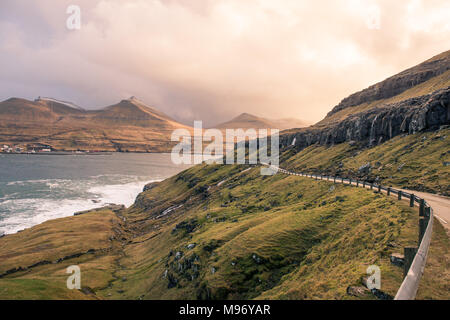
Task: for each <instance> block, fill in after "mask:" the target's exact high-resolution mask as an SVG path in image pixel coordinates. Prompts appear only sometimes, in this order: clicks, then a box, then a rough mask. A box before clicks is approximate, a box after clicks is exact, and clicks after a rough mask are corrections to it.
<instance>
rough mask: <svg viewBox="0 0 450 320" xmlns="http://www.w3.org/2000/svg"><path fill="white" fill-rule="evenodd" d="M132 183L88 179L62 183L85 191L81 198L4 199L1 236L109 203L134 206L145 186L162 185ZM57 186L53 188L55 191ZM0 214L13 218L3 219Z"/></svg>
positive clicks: (46, 181)
mask: <svg viewBox="0 0 450 320" xmlns="http://www.w3.org/2000/svg"><path fill="white" fill-rule="evenodd" d="M97 177H98V176H97ZM54 180H61V179H45V180H41V181H40V182H44V181H45V183H50V182H49V181H54ZM134 180H136V181H131V182H128V183H122V184H120V183H116V184H105V185H99V184H98V181H97V180H96V179H95V178H94V179H90V180H89V181H88V183H86V182H87V181H84V183H83V181H76V182H74V181H71V180H65V182H70V184H71V185H72V187H73V186H75V185H76V186H77V188H84V194H83V196H82V197H78V198H72V199H68V198H66V199H64V198H57V199H48V198H27V199H7V200H5V201H3V202H1V203H0V233H5V234H11V233H16V232H18V231H20V230H23V229H26V228H30V227H33V226H35V225H37V224H40V223H42V222H44V221H47V220H51V219H57V218H64V217H68V216H72V215H73V214H74V213H75V212H77V211H83V210H89V209H94V208H98V207H101V206H104V205H107V204H109V203H116V204H123V205H125V206H127V207H128V206H130V205H132V204H133V203H134V201H135V199H136V196H137V195H138V194H139V193H140V192H142V189H143V187H144V186H145V185H146V184H147V183H150V182H156V181H161V180H160V179H152V180H146V181H142V180H141V181H139V178H138V177H136V179H134ZM28 181H30V180H28ZM35 181H37V180H35ZM53 183H55V182H53ZM50 184H51V183H50ZM58 186H59V185H56V184H54V185H53V187H55V188H57V187H58ZM50 188H52V187H51V186H50ZM2 212H6V213H8V212H9V213H13V214H6V215H4V214H3V215H2Z"/></svg>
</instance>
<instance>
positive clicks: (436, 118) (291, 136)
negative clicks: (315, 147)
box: [280, 87, 450, 149]
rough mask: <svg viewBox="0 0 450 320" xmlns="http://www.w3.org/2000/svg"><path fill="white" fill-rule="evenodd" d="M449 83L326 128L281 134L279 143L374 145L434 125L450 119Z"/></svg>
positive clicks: (299, 147) (435, 126) (436, 126)
mask: <svg viewBox="0 0 450 320" xmlns="http://www.w3.org/2000/svg"><path fill="white" fill-rule="evenodd" d="M449 103H450V87H447V88H445V89H441V90H438V91H435V92H434V93H432V94H428V95H424V96H420V97H415V98H411V99H408V100H404V101H401V102H398V103H393V104H387V105H383V106H382V107H375V108H373V109H370V110H366V111H363V112H360V113H356V114H353V115H351V116H349V117H347V118H346V119H344V120H342V121H341V122H338V123H335V124H331V125H330V126H328V127H325V128H318V127H314V126H313V127H310V128H305V129H302V130H299V131H297V132H295V133H286V134H284V135H281V136H280V144H281V146H282V147H287V146H290V145H292V142H293V141H294V140H295V147H296V148H297V149H304V148H306V147H308V146H310V145H312V144H320V145H332V144H338V143H343V142H349V141H358V142H366V143H368V144H369V145H376V144H379V143H381V142H384V141H386V140H389V139H391V138H393V137H395V136H397V135H400V134H412V133H416V132H420V131H424V130H428V129H437V128H439V126H441V125H447V124H449V122H450V110H449Z"/></svg>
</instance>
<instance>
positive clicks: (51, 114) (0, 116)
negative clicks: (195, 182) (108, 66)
mask: <svg viewBox="0 0 450 320" xmlns="http://www.w3.org/2000/svg"><path fill="white" fill-rule="evenodd" d="M178 128H186V129H188V130H191V128H190V127H188V126H185V125H183V124H180V123H178V122H176V121H175V120H173V119H171V118H170V117H169V116H167V115H165V114H164V113H162V112H160V111H159V110H156V109H154V108H151V107H149V106H147V105H145V104H144V103H143V102H141V101H139V100H138V99H136V98H134V97H132V98H130V99H127V100H122V101H120V102H119V103H117V104H114V105H111V106H108V107H106V108H103V109H99V110H89V111H87V110H84V109H82V108H80V107H77V106H75V105H73V104H71V103H68V102H62V101H58V100H55V99H50V98H39V99H36V100H35V101H28V100H25V99H18V98H11V99H8V100H6V101H3V102H1V103H0V143H1V144H11V145H17V144H21V145H26V144H33V143H44V144H49V145H51V146H52V147H53V148H55V149H57V150H77V149H81V150H102V151H120V150H122V151H125V150H129V151H150V152H167V151H169V150H170V147H171V145H172V144H171V143H170V135H171V133H172V131H173V130H175V129H178Z"/></svg>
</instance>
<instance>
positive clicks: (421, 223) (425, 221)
mask: <svg viewBox="0 0 450 320" xmlns="http://www.w3.org/2000/svg"><path fill="white" fill-rule="evenodd" d="M427 226H428V219H427V218H425V217H421V218H420V219H419V246H420V243H421V242H422V239H423V235H424V234H425V230H427Z"/></svg>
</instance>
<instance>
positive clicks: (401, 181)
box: [282, 128, 450, 196]
mask: <svg viewBox="0 0 450 320" xmlns="http://www.w3.org/2000/svg"><path fill="white" fill-rule="evenodd" d="M449 146H450V129H449V128H445V129H442V130H439V131H434V132H425V133H418V134H412V135H406V136H399V137H396V138H394V139H391V140H389V141H387V142H385V143H383V144H381V145H378V146H375V147H372V148H365V149H361V148H360V147H359V146H357V145H350V144H348V143H342V144H339V145H335V146H331V147H324V146H310V147H308V148H306V149H304V150H302V151H300V152H296V151H295V150H293V149H291V150H287V151H286V152H285V153H284V154H283V156H282V158H283V161H282V167H283V168H286V169H292V170H294V171H295V170H297V171H305V172H311V173H313V172H318V173H328V174H331V175H336V174H337V175H341V176H350V177H355V178H356V177H358V178H361V179H367V180H369V181H373V180H375V179H377V177H378V179H379V181H381V183H382V184H384V185H393V186H399V187H403V188H408V189H412V190H418V191H427V192H432V193H440V194H443V195H447V196H448V195H450V185H449V181H450V166H448V165H447V166H446V165H445V163H446V162H447V163H448V162H450V148H449ZM367 163H369V164H370V165H371V170H370V172H366V173H364V172H360V171H359V170H358V169H359V168H360V167H361V166H363V165H365V164H367Z"/></svg>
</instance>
